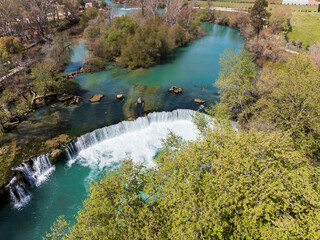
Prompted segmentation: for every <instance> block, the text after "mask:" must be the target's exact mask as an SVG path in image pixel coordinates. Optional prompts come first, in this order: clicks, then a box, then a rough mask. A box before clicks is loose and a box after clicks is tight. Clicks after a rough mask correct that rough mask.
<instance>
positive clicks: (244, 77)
mask: <svg viewBox="0 0 320 240" xmlns="http://www.w3.org/2000/svg"><path fill="white" fill-rule="evenodd" d="M220 64H221V67H222V70H221V72H220V73H219V79H218V81H217V82H216V83H215V85H216V86H218V87H219V94H220V103H219V104H217V106H216V109H220V111H222V113H224V114H227V115H229V116H231V118H236V117H237V116H238V114H239V113H242V114H243V117H244V118H245V119H246V120H247V118H248V116H247V113H246V111H244V110H245V108H246V107H247V104H248V103H250V102H251V101H253V100H254V98H255V94H256V93H255V92H256V89H255V79H256V77H257V70H256V66H255V64H254V62H253V59H252V57H251V56H250V54H249V52H248V51H247V50H245V49H241V50H240V51H239V52H238V53H235V52H233V51H232V50H226V51H225V54H224V55H223V56H222V57H221V58H220Z"/></svg>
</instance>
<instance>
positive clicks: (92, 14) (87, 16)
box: [80, 7, 99, 24]
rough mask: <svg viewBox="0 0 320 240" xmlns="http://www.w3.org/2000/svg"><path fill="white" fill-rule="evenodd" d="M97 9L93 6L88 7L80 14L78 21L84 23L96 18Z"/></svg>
mask: <svg viewBox="0 0 320 240" xmlns="http://www.w3.org/2000/svg"><path fill="white" fill-rule="evenodd" d="M98 11H99V10H98V9H97V8H95V7H88V8H87V9H86V11H85V12H84V13H83V14H82V15H81V16H80V23H81V24H86V23H87V22H89V21H90V20H92V19H94V18H96V16H98Z"/></svg>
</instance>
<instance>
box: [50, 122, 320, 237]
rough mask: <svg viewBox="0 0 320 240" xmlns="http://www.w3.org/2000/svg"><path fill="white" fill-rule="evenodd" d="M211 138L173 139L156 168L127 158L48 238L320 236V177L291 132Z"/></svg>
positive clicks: (218, 132) (223, 130) (227, 132)
mask: <svg viewBox="0 0 320 240" xmlns="http://www.w3.org/2000/svg"><path fill="white" fill-rule="evenodd" d="M216 124H217V123H216ZM216 126H217V125H216ZM205 133H206V134H205V135H204V136H202V138H201V140H199V141H198V142H197V143H185V142H181V139H179V137H176V136H171V137H170V138H168V139H167V140H166V142H165V145H164V146H165V149H164V150H163V151H162V152H161V154H160V155H159V156H158V157H157V159H156V160H155V161H156V163H157V167H156V168H152V169H146V168H145V167H143V166H141V165H135V164H133V163H132V162H131V161H125V162H124V163H123V165H122V166H121V167H120V168H118V169H115V170H114V171H112V172H109V173H108V176H107V177H105V178H103V179H102V180H101V181H99V182H96V183H94V184H92V185H91V188H90V191H89V198H88V200H86V201H84V209H82V210H80V211H79V213H78V216H77V217H76V220H77V222H76V224H75V225H74V226H73V227H72V228H70V226H69V224H68V222H67V221H66V220H64V219H63V218H59V220H58V221H57V223H55V226H54V227H53V228H52V233H50V234H48V235H47V237H49V238H52V239H177V238H178V239H291V238H292V239H301V238H302V239H317V238H319V236H320V232H319V226H320V225H319V224H320V222H319V219H320V218H319V217H320V216H319V210H320V205H319V200H320V199H319V198H320V192H319V190H320V188H319V177H320V172H319V169H318V168H314V167H313V166H312V165H311V164H309V162H308V158H307V157H306V156H304V155H303V154H302V153H301V152H299V151H298V150H296V148H295V144H294V141H293V140H292V139H291V138H290V137H289V136H288V135H287V134H285V133H283V132H280V131H275V132H273V133H270V134H266V133H263V132H256V131H239V132H237V131H235V130H233V129H231V128H230V127H228V126H224V125H220V127H219V129H217V128H216V129H208V128H207V129H206V131H205Z"/></svg>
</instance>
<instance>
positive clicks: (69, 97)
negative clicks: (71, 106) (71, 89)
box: [58, 94, 74, 102]
mask: <svg viewBox="0 0 320 240" xmlns="http://www.w3.org/2000/svg"><path fill="white" fill-rule="evenodd" d="M73 97H74V96H73V95H69V94H62V95H61V96H59V97H58V100H59V101H60V102H65V101H68V100H71V99H72V98H73Z"/></svg>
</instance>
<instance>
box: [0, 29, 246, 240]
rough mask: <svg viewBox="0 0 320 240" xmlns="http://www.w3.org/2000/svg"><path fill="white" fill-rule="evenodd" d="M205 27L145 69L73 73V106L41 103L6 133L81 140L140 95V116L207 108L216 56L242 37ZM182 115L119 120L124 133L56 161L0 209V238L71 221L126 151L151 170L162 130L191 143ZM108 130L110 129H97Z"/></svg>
mask: <svg viewBox="0 0 320 240" xmlns="http://www.w3.org/2000/svg"><path fill="white" fill-rule="evenodd" d="M204 26H205V30H206V32H207V35H206V36H205V37H203V38H201V39H198V40H195V41H193V42H191V43H190V44H189V45H188V46H186V47H183V48H179V49H177V50H175V51H174V52H173V53H171V54H170V55H169V56H168V58H167V59H166V60H165V61H162V62H161V63H159V64H157V65H156V66H154V67H151V68H150V69H147V70H135V71H128V70H125V69H123V68H120V67H114V68H113V69H111V70H105V71H101V72H96V73H92V74H81V75H79V76H78V77H76V79H75V80H76V81H78V82H79V83H80V84H81V91H80V96H81V102H80V104H79V105H78V106H74V107H69V106H64V105H58V106H57V107H54V108H53V107H50V106H44V107H42V108H41V109H39V110H38V111H36V113H35V114H33V115H32V116H31V117H30V118H29V121H30V124H24V125H22V126H20V127H19V128H18V129H17V130H16V132H15V133H12V136H14V134H16V135H15V136H14V137H16V138H19V137H21V138H23V139H26V138H27V139H28V141H41V139H42V136H46V137H50V136H51V137H52V136H56V135H58V134H62V133H67V134H69V135H70V136H80V135H82V134H84V133H87V132H90V131H93V130H95V129H97V128H101V127H104V126H109V125H111V124H115V123H118V122H121V121H122V120H124V119H126V118H127V117H129V116H132V115H133V114H135V113H136V112H135V111H136V108H135V103H136V101H137V98H138V97H142V98H143V100H144V101H145V107H144V108H145V109H144V110H145V111H149V110H150V111H157V112H160V111H172V110H174V109H191V110H198V109H199V108H202V107H204V106H199V105H196V104H195V103H194V101H193V100H194V98H202V99H205V100H206V101H207V104H206V106H207V105H209V104H214V103H215V102H216V101H218V100H219V96H218V92H217V89H216V88H215V87H214V86H213V83H214V82H215V81H216V79H217V78H218V73H219V70H220V66H219V58H220V55H221V54H223V52H224V51H225V49H227V48H231V49H234V50H235V49H239V48H240V46H241V44H242V43H243V41H244V40H243V38H242V37H241V36H240V34H239V32H238V31H236V30H234V29H231V28H228V27H224V26H219V25H215V24H209V23H206V24H205V25H204ZM87 54H88V53H87V50H86V48H85V46H84V44H83V43H79V44H77V45H75V46H74V47H73V53H72V58H71V61H70V64H69V65H68V67H67V69H66V72H65V73H69V72H73V71H76V70H78V69H79V68H80V67H81V65H82V64H83V61H84V58H85V56H86V55H87ZM173 85H176V86H179V87H182V88H183V90H184V92H183V94H180V95H174V94H170V93H169V92H168V89H169V87H170V86H173ZM96 93H101V94H104V98H103V99H102V101H101V102H100V103H97V104H91V103H89V98H90V97H91V96H92V95H93V94H96ZM119 93H121V94H123V95H124V96H125V98H124V99H123V100H117V99H116V98H115V96H116V94H119ZM187 115H188V114H187ZM187 115H186V111H183V110H178V111H175V112H174V113H165V112H162V113H154V114H151V115H149V116H148V117H145V118H139V119H140V120H139V119H138V120H136V121H133V122H131V123H130V124H131V125H130V126H128V125H127V123H121V124H124V125H125V126H126V128H125V131H122V130H121V131H120V132H119V131H118V132H115V133H114V134H111V135H110V136H112V137H105V138H104V140H103V141H101V142H100V143H98V144H95V145H93V146H91V145H90V144H89V145H88V146H85V147H84V148H83V149H80V151H77V153H76V154H75V155H74V156H73V159H65V161H60V162H59V163H57V164H56V165H55V171H54V172H53V173H51V175H50V176H49V177H48V178H47V179H46V181H44V182H43V183H42V184H41V185H40V186H39V187H37V188H34V189H32V195H31V200H30V201H28V203H27V204H26V205H25V206H23V207H22V208H20V209H17V208H14V207H13V206H6V207H4V208H1V209H0V239H10V240H15V239H27V240H29V239H30V240H31V239H41V236H44V234H45V232H47V231H49V229H50V225H51V224H52V223H53V221H54V220H55V219H56V218H57V217H58V216H59V215H61V214H63V215H66V218H67V219H69V220H72V216H73V215H74V214H76V212H77V210H78V208H79V207H81V204H82V201H83V200H84V199H85V197H86V189H87V188H88V186H89V183H88V181H89V180H90V179H96V178H97V177H98V176H99V175H100V174H101V172H103V171H105V170H108V169H112V168H113V167H115V166H118V165H119V164H120V163H121V161H122V160H123V159H124V158H125V157H126V156H125V154H126V152H130V153H131V156H132V158H133V159H134V161H143V160H144V161H145V163H146V164H148V165H152V159H153V157H154V156H155V155H156V154H157V153H158V152H159V150H160V149H161V140H160V139H161V138H164V137H165V136H166V135H167V134H168V131H169V130H168V129H172V130H173V131H174V132H175V133H177V134H179V135H181V136H183V137H184V139H187V140H190V139H195V138H196V136H197V130H196V128H195V127H194V126H193V124H192V122H191V120H190V117H189V116H187ZM128 124H129V123H128ZM108 129H109V130H108ZM120 129H123V127H121V128H120ZM114 131H115V130H114V128H113V127H110V128H107V129H106V130H104V131H103V132H105V133H104V134H106V133H107V132H114ZM30 135H31V136H30ZM32 139H33V140H32ZM88 139H89V138H88Z"/></svg>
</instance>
